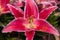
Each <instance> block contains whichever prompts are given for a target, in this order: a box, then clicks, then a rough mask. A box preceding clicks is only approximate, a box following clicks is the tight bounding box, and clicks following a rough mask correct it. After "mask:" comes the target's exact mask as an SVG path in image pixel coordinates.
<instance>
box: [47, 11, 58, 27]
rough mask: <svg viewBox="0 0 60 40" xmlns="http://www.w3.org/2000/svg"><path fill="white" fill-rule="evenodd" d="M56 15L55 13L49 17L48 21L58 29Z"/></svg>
mask: <svg viewBox="0 0 60 40" xmlns="http://www.w3.org/2000/svg"><path fill="white" fill-rule="evenodd" d="M54 14H55V12H53V13H52V14H51V15H50V16H49V18H48V19H47V21H49V23H51V24H52V25H53V26H54V27H57V26H58V20H57V19H58V18H59V17H58V16H55V15H54Z"/></svg>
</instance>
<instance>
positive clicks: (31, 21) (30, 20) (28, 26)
mask: <svg viewBox="0 0 60 40" xmlns="http://www.w3.org/2000/svg"><path fill="white" fill-rule="evenodd" d="M27 21H28V22H29V24H25V27H26V28H28V29H34V28H36V25H35V24H34V23H33V22H34V18H33V17H29V18H28V19H27Z"/></svg>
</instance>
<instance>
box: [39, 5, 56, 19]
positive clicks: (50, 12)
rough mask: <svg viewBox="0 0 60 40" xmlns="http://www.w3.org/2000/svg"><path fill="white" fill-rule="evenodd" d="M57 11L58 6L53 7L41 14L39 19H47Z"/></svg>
mask: <svg viewBox="0 0 60 40" xmlns="http://www.w3.org/2000/svg"><path fill="white" fill-rule="evenodd" d="M56 9H57V6H52V7H48V8H45V9H43V10H42V11H41V12H40V14H39V18H42V19H47V18H48V17H49V16H50V14H52V12H53V11H54V10H56Z"/></svg>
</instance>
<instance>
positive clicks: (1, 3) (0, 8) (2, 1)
mask: <svg viewBox="0 0 60 40" xmlns="http://www.w3.org/2000/svg"><path fill="white" fill-rule="evenodd" d="M9 1H10V0H0V12H1V13H2V14H4V13H6V12H7V11H9V9H8V7H7V4H8V3H9Z"/></svg>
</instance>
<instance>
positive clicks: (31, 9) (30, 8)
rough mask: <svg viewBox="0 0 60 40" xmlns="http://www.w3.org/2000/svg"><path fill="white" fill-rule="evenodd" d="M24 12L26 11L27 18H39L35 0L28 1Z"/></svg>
mask: <svg viewBox="0 0 60 40" xmlns="http://www.w3.org/2000/svg"><path fill="white" fill-rule="evenodd" d="M24 11H25V17H26V18H29V17H31V16H33V17H35V18H37V16H38V8H37V5H36V3H35V2H34V0H26V4H25V10H24Z"/></svg>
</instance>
